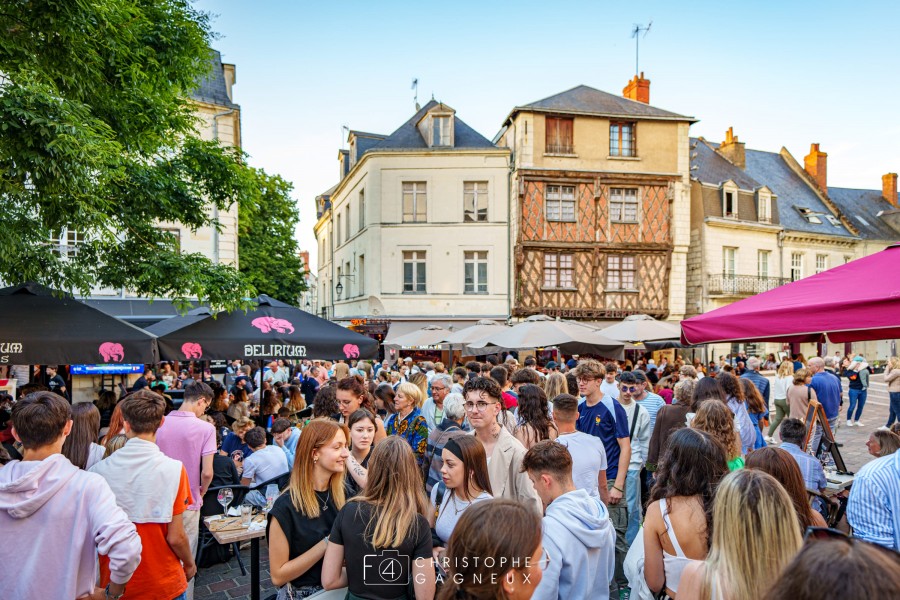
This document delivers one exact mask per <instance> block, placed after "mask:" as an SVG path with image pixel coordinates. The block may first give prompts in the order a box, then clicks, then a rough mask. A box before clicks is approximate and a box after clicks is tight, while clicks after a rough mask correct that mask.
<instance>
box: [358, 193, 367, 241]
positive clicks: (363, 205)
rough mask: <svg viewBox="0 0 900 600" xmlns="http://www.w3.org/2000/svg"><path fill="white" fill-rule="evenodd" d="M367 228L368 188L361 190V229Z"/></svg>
mask: <svg viewBox="0 0 900 600" xmlns="http://www.w3.org/2000/svg"><path fill="white" fill-rule="evenodd" d="M365 228H366V189H365V188H363V189H361V190H359V230H360V231H362V230H363V229H365Z"/></svg>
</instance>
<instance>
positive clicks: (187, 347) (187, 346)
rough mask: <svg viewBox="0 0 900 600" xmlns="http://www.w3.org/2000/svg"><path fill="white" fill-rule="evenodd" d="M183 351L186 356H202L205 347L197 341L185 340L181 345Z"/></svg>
mask: <svg viewBox="0 0 900 600" xmlns="http://www.w3.org/2000/svg"><path fill="white" fill-rule="evenodd" d="M181 351H182V352H183V353H184V357H185V358H200V357H201V356H203V348H201V347H200V344H198V343H197V342H185V343H184V344H182V345H181Z"/></svg>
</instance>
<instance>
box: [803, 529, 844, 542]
mask: <svg viewBox="0 0 900 600" xmlns="http://www.w3.org/2000/svg"><path fill="white" fill-rule="evenodd" d="M849 539H850V536H848V535H847V534H846V533H844V532H843V531H839V530H837V529H832V528H830V527H807V528H806V533H804V534H803V541H804V542H805V541H807V540H849Z"/></svg>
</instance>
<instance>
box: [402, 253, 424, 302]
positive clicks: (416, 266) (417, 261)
mask: <svg viewBox="0 0 900 600" xmlns="http://www.w3.org/2000/svg"><path fill="white" fill-rule="evenodd" d="M402 257H403V272H402V285H403V293H404V294H426V293H428V255H427V253H426V252H425V250H404V251H403V254H402ZM407 265H410V268H411V271H412V272H411V274H412V281H411V283H410V286H411V288H410V289H407V283H406V266H407ZM420 270H421V271H422V273H423V275H424V277H422V279H423V282H422V284H421V288H420V285H419V271H420Z"/></svg>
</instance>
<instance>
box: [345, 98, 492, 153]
mask: <svg viewBox="0 0 900 600" xmlns="http://www.w3.org/2000/svg"><path fill="white" fill-rule="evenodd" d="M440 104H441V103H440V102H438V101H437V100H432V101H430V102H429V103H428V104H426V105H425V106H423V107H422V108H421V109H419V110H418V111H417V112H416V114H414V115H413V116H412V118H410V119H409V120H408V121H407V122H406V123H404V124H403V125H401V126H400V127H399V128H398V129H397V130H396V131H395V132H394V133H392V134H391V135H389V136H387V137H386V138H385V139H383V140H381V141H379V142H378V143H377V144H374V145H372V146H371V147H369V148H366V150H413V149H416V150H418V149H427V148H428V144H427V143H426V142H425V140H424V139H423V138H422V134H421V133H419V129H418V127H417V126H416V125H417V124H418V123H419V121H421V120H422V117H424V116H425V114H426V113H427V112H428V111H430V110H431V109H432V108H434V107H436V106H439V105H440ZM453 138H454V139H453V148H451V150H452V149H459V148H496V146H494V144H492V143H491V142H490V140H488V139H487V138H485V137H484V136H483V135H481V134H480V133H478V132H477V131H475V130H474V129H472V128H471V127H469V126H468V125H466V124H465V123H464V122H463V121H462V119H460V118H459V117H457V116H455V115H454V117H453ZM357 143H359V142H357ZM436 150H441V151H447V150H448V149H447V148H440V149H436ZM363 152H364V151H358V152H357V157H359V158H361V157H362V154H363Z"/></svg>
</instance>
